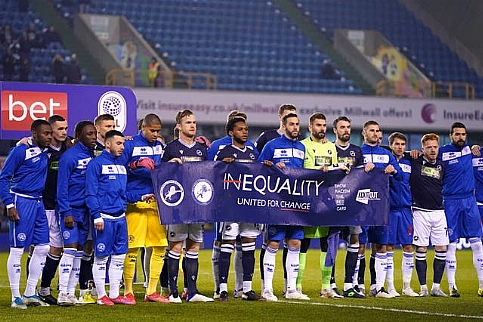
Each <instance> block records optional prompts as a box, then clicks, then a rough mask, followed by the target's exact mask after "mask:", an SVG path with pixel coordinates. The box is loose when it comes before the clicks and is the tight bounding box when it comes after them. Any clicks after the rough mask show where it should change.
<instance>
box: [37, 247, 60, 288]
mask: <svg viewBox="0 0 483 322" xmlns="http://www.w3.org/2000/svg"><path fill="white" fill-rule="evenodd" d="M59 262H60V256H57V255H52V254H51V253H48V254H47V258H46V259H45V266H44V270H43V271H42V279H41V281H40V295H43V296H47V295H49V294H50V284H52V280H53V279H54V276H55V272H56V271H57V267H59Z"/></svg>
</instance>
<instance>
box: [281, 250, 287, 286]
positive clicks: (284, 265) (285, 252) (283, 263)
mask: <svg viewBox="0 0 483 322" xmlns="http://www.w3.org/2000/svg"><path fill="white" fill-rule="evenodd" d="M287 254H288V246H287V243H284V245H283V252H282V266H283V291H284V292H286V291H287Z"/></svg>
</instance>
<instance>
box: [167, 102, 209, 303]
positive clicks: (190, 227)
mask: <svg viewBox="0 0 483 322" xmlns="http://www.w3.org/2000/svg"><path fill="white" fill-rule="evenodd" d="M176 127H177V128H178V129H179V139H177V140H173V141H171V142H169V143H168V145H167V146H166V150H165V152H164V155H163V161H171V162H178V163H179V164H183V163H184V162H199V161H205V160H206V159H207V156H208V152H207V149H206V145H204V144H201V143H198V142H196V141H195V136H196V117H195V115H194V114H193V112H191V111H190V110H183V111H180V112H178V113H177V114H176ZM166 230H167V233H168V241H169V252H168V277H169V287H170V293H171V294H170V296H169V301H170V303H181V302H182V301H181V297H180V296H179V292H178V286H177V281H178V271H179V261H180V257H181V251H182V248H183V242H186V253H185V268H186V269H185V271H184V274H185V275H186V276H189V278H188V279H187V286H188V297H187V299H186V300H187V302H213V299H212V298H210V297H207V296H204V295H202V294H200V293H199V291H198V288H197V285H196V284H197V283H196V281H197V278H198V266H199V264H198V254H199V250H200V244H201V243H202V242H203V226H202V224H200V223H189V224H178V225H167V227H166Z"/></svg>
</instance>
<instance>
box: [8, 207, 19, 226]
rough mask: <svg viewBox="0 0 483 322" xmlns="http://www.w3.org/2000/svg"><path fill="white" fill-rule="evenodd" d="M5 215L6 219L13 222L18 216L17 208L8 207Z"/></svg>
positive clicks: (17, 219)
mask: <svg viewBox="0 0 483 322" xmlns="http://www.w3.org/2000/svg"><path fill="white" fill-rule="evenodd" d="M7 217H8V220H10V221H13V222H17V221H19V220H20V217H19V216H18V211H17V208H15V207H12V208H9V209H8V210H7Z"/></svg>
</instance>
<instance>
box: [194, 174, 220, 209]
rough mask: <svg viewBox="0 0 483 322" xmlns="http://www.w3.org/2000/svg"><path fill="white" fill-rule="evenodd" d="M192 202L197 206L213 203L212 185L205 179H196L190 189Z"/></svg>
mask: <svg viewBox="0 0 483 322" xmlns="http://www.w3.org/2000/svg"><path fill="white" fill-rule="evenodd" d="M191 194H192V197H193V200H194V201H195V202H196V203H198V204H199V205H202V206H206V205H209V204H210V203H211V202H212V201H213V197H214V195H215V193H214V189H213V184H211V182H210V181H208V180H206V179H198V180H196V181H195V183H194V184H193V188H192V189H191Z"/></svg>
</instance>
